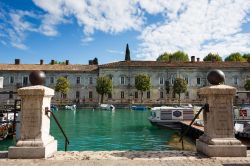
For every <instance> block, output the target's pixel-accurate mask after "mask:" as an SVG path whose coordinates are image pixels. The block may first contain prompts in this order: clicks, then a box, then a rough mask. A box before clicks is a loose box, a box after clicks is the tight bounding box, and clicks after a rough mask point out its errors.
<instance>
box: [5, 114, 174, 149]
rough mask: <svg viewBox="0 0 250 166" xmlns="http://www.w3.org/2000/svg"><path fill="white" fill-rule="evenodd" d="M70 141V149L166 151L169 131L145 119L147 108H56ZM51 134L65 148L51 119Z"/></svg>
mask: <svg viewBox="0 0 250 166" xmlns="http://www.w3.org/2000/svg"><path fill="white" fill-rule="evenodd" d="M55 115H56V117H57V118H58V120H59V121H60V123H61V125H62V127H63V129H64V130H65V133H66V134H67V136H68V138H69V141H70V144H69V146H68V150H69V151H76V150H77V151H87V150H91V151H101V150H169V149H172V147H171V146H169V145H168V142H169V141H170V138H171V136H172V135H173V134H174V133H175V132H174V131H172V130H167V129H159V128H157V127H154V126H152V125H151V124H150V122H149V121H148V120H147V118H148V117H149V115H150V111H130V110H116V111H115V112H111V111H99V110H96V111H93V110H77V111H57V112H55ZM51 135H52V136H54V137H55V139H57V140H58V149H59V150H64V137H63V135H62V134H61V132H60V131H59V129H58V127H57V126H56V124H55V122H54V120H52V121H51ZM13 143H14V141H12V140H10V139H7V140H4V141H1V142H0V150H6V149H7V148H8V146H9V145H13Z"/></svg>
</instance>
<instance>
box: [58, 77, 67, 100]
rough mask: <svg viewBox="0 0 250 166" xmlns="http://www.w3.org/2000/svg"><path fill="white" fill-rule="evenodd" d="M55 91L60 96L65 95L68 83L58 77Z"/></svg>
mask: <svg viewBox="0 0 250 166" xmlns="http://www.w3.org/2000/svg"><path fill="white" fill-rule="evenodd" d="M55 91H56V92H59V93H60V94H61V97H62V94H63V95H65V94H67V92H68V91H69V81H68V79H67V78H65V77H59V78H58V79H57V80H56V86H55Z"/></svg>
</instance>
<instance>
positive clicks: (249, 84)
mask: <svg viewBox="0 0 250 166" xmlns="http://www.w3.org/2000/svg"><path fill="white" fill-rule="evenodd" d="M244 88H245V89H246V90H249V91H250V78H247V79H246V83H245V85H244Z"/></svg>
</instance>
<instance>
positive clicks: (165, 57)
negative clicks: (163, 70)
mask: <svg viewBox="0 0 250 166" xmlns="http://www.w3.org/2000/svg"><path fill="white" fill-rule="evenodd" d="M171 56H172V54H171V53H167V52H165V53H163V54H161V55H160V56H159V57H158V58H157V59H156V61H166V62H168V61H169V60H170V57H171Z"/></svg>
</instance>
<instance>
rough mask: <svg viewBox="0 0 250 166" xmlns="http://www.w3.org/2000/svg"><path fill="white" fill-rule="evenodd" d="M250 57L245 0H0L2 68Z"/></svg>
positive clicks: (249, 10) (249, 6)
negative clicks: (179, 54) (177, 55)
mask: <svg viewBox="0 0 250 166" xmlns="http://www.w3.org/2000/svg"><path fill="white" fill-rule="evenodd" d="M127 43H128V44H129V47H130V53H131V59H132V60H155V59H156V58H157V57H158V56H159V55H160V54H162V53H164V52H175V51H178V50H180V51H184V52H186V53H188V55H189V56H195V57H197V58H198V57H199V58H201V59H203V58H204V57H205V56H206V55H207V54H208V53H209V52H212V53H218V54H219V55H220V56H222V57H223V58H225V57H226V56H228V55H229V54H230V53H233V52H240V53H250V0H198V1H197V0H0V63H13V62H14V59H16V58H19V59H21V63H39V60H40V59H43V60H44V61H45V63H49V62H50V61H51V60H52V59H54V60H57V61H65V60H69V61H70V63H72V64H87V63H88V60H90V59H94V58H95V57H97V58H98V61H99V64H104V63H109V62H114V61H122V60H124V57H125V56H124V54H125V48H126V44H127Z"/></svg>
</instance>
